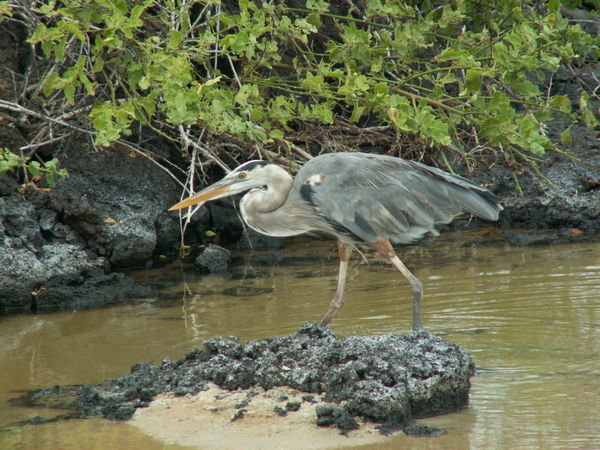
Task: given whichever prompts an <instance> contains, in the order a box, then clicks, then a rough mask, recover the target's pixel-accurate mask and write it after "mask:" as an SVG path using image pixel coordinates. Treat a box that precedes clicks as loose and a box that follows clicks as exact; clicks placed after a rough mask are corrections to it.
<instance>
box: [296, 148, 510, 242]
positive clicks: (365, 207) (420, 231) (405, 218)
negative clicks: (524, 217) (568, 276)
mask: <svg viewBox="0 0 600 450" xmlns="http://www.w3.org/2000/svg"><path fill="white" fill-rule="evenodd" d="M293 189H294V190H295V191H296V192H295V193H294V194H295V195H299V196H300V197H302V199H303V200H304V201H306V202H308V203H310V204H311V205H312V206H313V207H314V208H315V211H316V212H317V214H319V215H320V216H321V217H322V219H323V222H324V223H326V224H327V226H329V227H330V229H329V230H324V231H331V232H333V233H334V234H337V235H338V237H340V238H342V239H344V240H347V241H354V242H357V241H359V242H360V241H365V242H373V241H374V240H375V239H377V237H385V238H387V239H390V240H391V241H392V242H395V243H409V242H413V241H415V240H416V239H419V238H420V237H422V236H423V235H424V234H425V233H427V232H431V233H436V232H435V225H436V224H442V223H449V222H450V221H452V219H453V218H454V217H456V216H457V215H459V214H462V213H471V214H474V215H476V216H479V217H482V218H484V219H487V220H497V218H498V212H499V211H500V210H501V209H502V206H501V205H500V203H499V202H500V199H499V198H498V197H497V196H496V195H494V194H493V193H491V192H490V191H488V190H487V189H485V188H482V187H480V186H478V185H476V184H474V183H472V182H470V181H468V180H466V179H465V178H462V177H459V176H456V175H452V174H449V173H447V172H444V171H443V170H440V169H436V168H433V167H429V166H427V165H424V164H421V163H418V162H414V161H407V160H404V159H402V158H395V157H391V156H386V155H372V154H367V153H328V154H324V155H320V156H318V157H316V158H314V159H312V160H310V161H309V162H307V163H306V164H305V165H304V166H303V167H302V169H301V170H300V171H299V172H298V175H297V176H296V181H295V182H294V187H293Z"/></svg>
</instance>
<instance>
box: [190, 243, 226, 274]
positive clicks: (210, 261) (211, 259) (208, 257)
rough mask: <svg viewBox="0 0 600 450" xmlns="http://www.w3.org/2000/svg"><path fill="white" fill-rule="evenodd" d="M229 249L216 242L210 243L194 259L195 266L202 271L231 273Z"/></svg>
mask: <svg viewBox="0 0 600 450" xmlns="http://www.w3.org/2000/svg"><path fill="white" fill-rule="evenodd" d="M230 260H231V253H230V252H229V250H227V249H225V248H223V247H221V246H219V245H215V244H209V245H208V247H206V248H205V249H204V250H203V251H202V253H200V255H198V257H197V258H196V260H195V261H194V266H195V267H196V268H197V269H198V270H200V271H201V272H208V273H216V274H221V275H222V274H226V273H229V261H230Z"/></svg>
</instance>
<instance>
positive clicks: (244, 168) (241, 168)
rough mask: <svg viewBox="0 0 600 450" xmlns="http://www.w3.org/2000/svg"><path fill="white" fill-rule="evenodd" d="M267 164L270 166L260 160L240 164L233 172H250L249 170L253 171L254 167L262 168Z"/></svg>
mask: <svg viewBox="0 0 600 450" xmlns="http://www.w3.org/2000/svg"><path fill="white" fill-rule="evenodd" d="M267 164H270V163H269V162H267V161H260V160H256V161H248V162H246V163H244V164H242V165H241V166H239V167H236V168H235V170H234V172H243V171H250V170H252V169H254V168H255V167H264V166H266V165H267Z"/></svg>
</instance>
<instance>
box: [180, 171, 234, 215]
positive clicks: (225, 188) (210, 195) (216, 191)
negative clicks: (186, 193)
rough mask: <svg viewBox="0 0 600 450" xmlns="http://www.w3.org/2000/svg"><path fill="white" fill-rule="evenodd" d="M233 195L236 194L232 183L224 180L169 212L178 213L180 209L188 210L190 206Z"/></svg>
mask: <svg viewBox="0 0 600 450" xmlns="http://www.w3.org/2000/svg"><path fill="white" fill-rule="evenodd" d="M233 194H235V192H232V188H231V181H230V180H225V179H223V180H221V181H217V182H216V183H215V184H213V185H212V186H209V187H207V188H206V189H203V190H201V191H200V192H198V193H196V194H194V195H192V196H190V197H188V198H186V199H183V200H182V201H180V202H179V203H176V204H174V205H173V206H171V207H170V208H169V211H176V210H178V209H183V208H187V207H188V206H194V205H197V204H202V203H205V202H207V201H209V200H216V199H217V198H221V197H227V196H228V195H233Z"/></svg>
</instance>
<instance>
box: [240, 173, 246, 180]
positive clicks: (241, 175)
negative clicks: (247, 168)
mask: <svg viewBox="0 0 600 450" xmlns="http://www.w3.org/2000/svg"><path fill="white" fill-rule="evenodd" d="M246 176H247V174H246V172H242V173H240V174H239V175H238V178H239V179H240V180H243V179H244V178H246Z"/></svg>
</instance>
